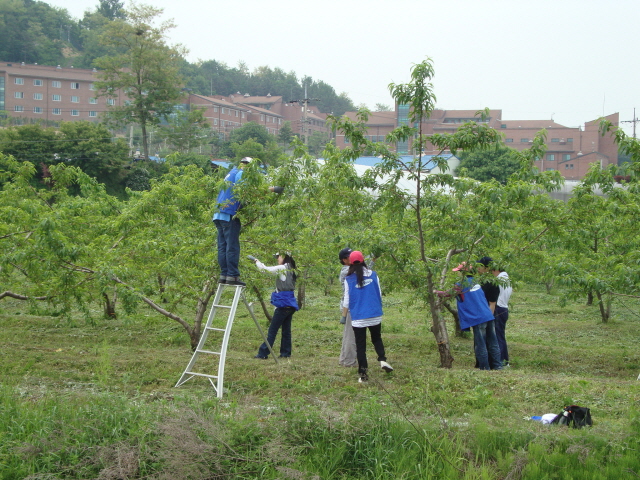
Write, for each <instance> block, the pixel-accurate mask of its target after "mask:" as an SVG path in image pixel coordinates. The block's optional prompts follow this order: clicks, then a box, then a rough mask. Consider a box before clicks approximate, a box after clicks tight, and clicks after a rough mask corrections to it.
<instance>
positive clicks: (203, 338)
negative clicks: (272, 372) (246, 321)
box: [175, 284, 278, 398]
mask: <svg viewBox="0 0 640 480" xmlns="http://www.w3.org/2000/svg"><path fill="white" fill-rule="evenodd" d="M225 288H229V289H234V293H233V302H232V303H231V305H222V304H221V303H220V302H221V298H222V293H223V291H224V289H225ZM244 289H245V287H244V286H243V285H226V284H218V289H217V290H216V295H215V297H214V300H213V305H211V310H210V311H209V317H208V318H207V323H206V324H205V326H204V328H203V329H202V334H201V335H200V341H199V342H198V346H197V347H196V350H195V351H194V352H193V355H192V356H191V360H190V361H189V364H188V365H187V368H185V370H184V372H183V373H182V376H181V377H180V380H178V383H176V384H175V386H176V387H179V386H180V385H182V384H183V383H185V382H186V381H187V380H190V379H192V378H193V377H206V378H207V379H208V380H209V382H210V383H211V385H212V386H213V389H214V390H215V391H216V394H217V396H218V398H222V393H223V383H224V366H225V361H226V357H227V347H228V346H229V336H230V335H231V327H232V326H233V320H234V318H235V316H236V311H237V309H238V303H240V300H242V302H243V303H244V305H245V306H246V307H247V310H248V311H249V313H250V314H251V318H253V322H254V323H255V324H256V327H257V328H258V331H259V332H260V335H261V336H262V339H263V340H264V342H265V343H266V344H267V347H269V352H271V355H272V358H273V360H274V361H275V362H276V363H278V359H277V358H276V356H275V355H274V354H273V350H272V349H271V345H269V342H267V336H266V335H265V334H264V331H263V330H262V328H261V327H260V323H259V322H258V319H257V318H256V316H255V314H254V313H253V308H251V306H252V304H250V303H247V299H246V298H245V296H244ZM218 309H221V310H223V311H224V310H227V311H228V313H229V315H228V316H227V321H226V324H225V326H224V328H219V327H214V326H213V323H214V319H215V317H216V313H217V311H218ZM209 333H217V334H220V333H221V334H222V345H221V347H220V351H212V350H205V348H204V346H205V343H206V342H207V338H208V337H209ZM200 354H205V355H218V356H219V359H218V375H211V374H208V373H200V372H196V371H194V366H195V364H196V360H197V359H198V356H199V355H200Z"/></svg>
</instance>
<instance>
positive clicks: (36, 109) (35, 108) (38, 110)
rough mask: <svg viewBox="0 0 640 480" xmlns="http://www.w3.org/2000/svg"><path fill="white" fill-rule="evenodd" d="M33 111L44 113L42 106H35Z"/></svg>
mask: <svg viewBox="0 0 640 480" xmlns="http://www.w3.org/2000/svg"><path fill="white" fill-rule="evenodd" d="M33 113H42V107H33Z"/></svg>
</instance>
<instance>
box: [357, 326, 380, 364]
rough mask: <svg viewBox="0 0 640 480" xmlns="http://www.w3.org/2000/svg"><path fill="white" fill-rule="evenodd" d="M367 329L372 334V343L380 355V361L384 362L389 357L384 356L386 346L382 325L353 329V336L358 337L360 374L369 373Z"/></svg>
mask: <svg viewBox="0 0 640 480" xmlns="http://www.w3.org/2000/svg"><path fill="white" fill-rule="evenodd" d="M367 328H368V329H369V332H370V333H371V343H373V348H375V350H376V353H377V354H378V361H379V362H381V361H384V360H386V359H387V357H386V356H385V354H384V344H383V343H382V335H381V329H382V323H379V324H378V325H374V326H372V327H362V328H359V327H353V334H354V336H355V337H356V357H357V358H358V372H359V373H367V369H368V368H369V364H368V363H367Z"/></svg>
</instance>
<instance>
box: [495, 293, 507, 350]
mask: <svg viewBox="0 0 640 480" xmlns="http://www.w3.org/2000/svg"><path fill="white" fill-rule="evenodd" d="M494 317H495V323H496V337H498V346H499V347H500V360H502V361H503V362H508V361H509V349H508V348H507V338H506V336H505V330H506V329H507V320H509V309H508V308H504V307H499V306H497V305H496V311H495V312H494Z"/></svg>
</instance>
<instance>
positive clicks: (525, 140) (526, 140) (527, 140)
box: [520, 138, 529, 143]
mask: <svg viewBox="0 0 640 480" xmlns="http://www.w3.org/2000/svg"><path fill="white" fill-rule="evenodd" d="M520 143H529V139H528V138H521V139H520Z"/></svg>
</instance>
